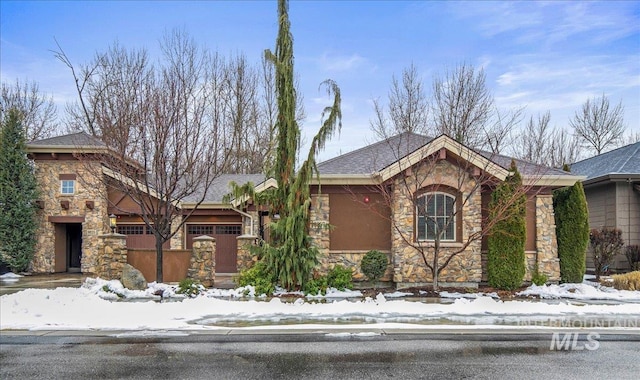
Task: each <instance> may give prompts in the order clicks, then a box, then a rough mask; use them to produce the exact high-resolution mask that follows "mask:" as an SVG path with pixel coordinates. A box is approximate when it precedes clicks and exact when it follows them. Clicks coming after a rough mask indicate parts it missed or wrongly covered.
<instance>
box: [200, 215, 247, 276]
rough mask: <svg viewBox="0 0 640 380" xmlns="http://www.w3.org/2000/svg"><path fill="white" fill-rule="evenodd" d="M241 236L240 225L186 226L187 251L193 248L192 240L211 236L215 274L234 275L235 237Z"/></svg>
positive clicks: (235, 269)
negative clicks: (214, 254) (213, 243)
mask: <svg viewBox="0 0 640 380" xmlns="http://www.w3.org/2000/svg"><path fill="white" fill-rule="evenodd" d="M241 234H242V225H240V224H188V225H187V249H191V248H192V247H193V238H195V237H198V236H203V235H207V236H211V237H213V238H215V239H216V273H236V272H237V264H236V258H237V251H238V239H237V237H238V236H239V235H241Z"/></svg>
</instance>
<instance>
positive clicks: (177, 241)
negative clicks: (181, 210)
mask: <svg viewBox="0 0 640 380" xmlns="http://www.w3.org/2000/svg"><path fill="white" fill-rule="evenodd" d="M181 222H182V216H177V217H175V218H174V219H173V220H172V221H171V230H172V231H177V232H176V234H175V235H173V236H172V237H171V239H170V240H169V247H171V249H185V246H184V239H183V236H184V233H183V232H184V229H185V228H187V225H186V224H183V225H182V227H180V228H178V225H180V223H181Z"/></svg>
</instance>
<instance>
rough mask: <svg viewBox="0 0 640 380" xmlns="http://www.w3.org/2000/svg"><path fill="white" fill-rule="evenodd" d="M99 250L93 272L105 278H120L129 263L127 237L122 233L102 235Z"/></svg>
mask: <svg viewBox="0 0 640 380" xmlns="http://www.w3.org/2000/svg"><path fill="white" fill-rule="evenodd" d="M98 252H99V256H98V259H97V265H96V267H95V269H94V271H93V273H94V274H95V275H96V276H97V277H100V278H103V279H105V280H119V279H120V278H121V276H122V268H123V267H124V264H126V263H127V255H128V250H127V237H126V236H125V235H121V234H108V235H100V236H99V246H98Z"/></svg>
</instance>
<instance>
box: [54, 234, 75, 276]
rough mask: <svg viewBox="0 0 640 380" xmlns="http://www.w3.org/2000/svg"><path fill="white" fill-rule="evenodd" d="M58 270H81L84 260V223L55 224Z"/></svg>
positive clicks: (56, 266) (55, 268) (55, 266)
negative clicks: (81, 263)
mask: <svg viewBox="0 0 640 380" xmlns="http://www.w3.org/2000/svg"><path fill="white" fill-rule="evenodd" d="M55 234H56V240H55V255H56V257H55V263H54V270H55V271H56V272H58V273H59V272H80V262H81V260H82V223H56V224H55Z"/></svg>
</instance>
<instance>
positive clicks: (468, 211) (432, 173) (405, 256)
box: [392, 160, 482, 286]
mask: <svg viewBox="0 0 640 380" xmlns="http://www.w3.org/2000/svg"><path fill="white" fill-rule="evenodd" d="M413 170H417V172H411V174H407V175H406V177H405V179H404V180H403V179H402V178H401V177H399V178H396V180H395V181H394V193H393V199H394V202H393V205H392V219H393V221H392V224H393V227H392V255H393V270H394V272H393V281H394V282H395V283H396V284H401V285H403V286H404V285H409V284H423V283H429V282H431V281H432V274H431V271H430V270H429V269H428V268H427V267H426V266H425V264H424V259H423V256H422V253H421V252H424V253H425V255H426V258H427V260H428V261H429V262H430V263H431V261H432V260H433V252H434V247H433V243H432V242H416V241H415V238H414V236H415V233H414V228H415V202H414V195H415V194H416V192H419V191H420V190H422V189H424V188H426V187H428V186H442V185H444V186H448V187H449V188H451V189H458V190H460V191H461V192H462V193H461V194H459V195H460V197H458V199H462V200H465V199H466V202H465V204H463V207H462V237H461V239H458V242H446V243H445V242H443V243H442V246H441V248H440V253H439V259H438V261H439V263H440V264H441V263H443V262H444V261H445V260H446V259H447V258H448V257H449V256H450V255H452V254H454V253H455V252H457V251H459V250H460V249H461V248H462V242H465V241H467V240H468V238H469V236H470V235H471V234H473V233H476V232H479V231H480V229H481V218H482V217H481V210H482V202H481V195H480V191H479V189H474V187H476V183H475V179H474V178H472V177H471V176H470V175H468V173H466V172H462V173H461V172H460V170H461V169H460V168H458V167H457V166H455V165H453V164H451V163H450V162H448V161H446V160H441V161H439V162H438V163H437V164H435V166H432V167H427V166H426V164H425V165H423V166H422V167H418V168H414V169H413ZM401 175H405V174H401ZM461 175H463V176H465V177H464V178H463V181H460V176H461ZM405 181H406V182H405ZM458 182H462V186H460V185H459V183H458ZM436 190H437V189H436ZM474 190H475V191H474ZM471 191H474V192H473V194H470V192H471ZM452 195H453V194H452ZM458 231H459V230H458ZM480 248H481V241H480V240H479V239H478V240H475V241H473V242H471V243H470V244H469V245H468V246H467V247H466V248H465V249H464V252H462V253H459V254H457V255H456V257H454V258H453V259H452V260H451V262H450V263H449V265H448V266H447V267H446V268H445V269H443V270H442V272H441V273H440V276H439V281H442V282H447V283H465V284H467V283H476V284H477V283H479V282H480V281H481V278H482V263H481V253H480Z"/></svg>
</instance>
